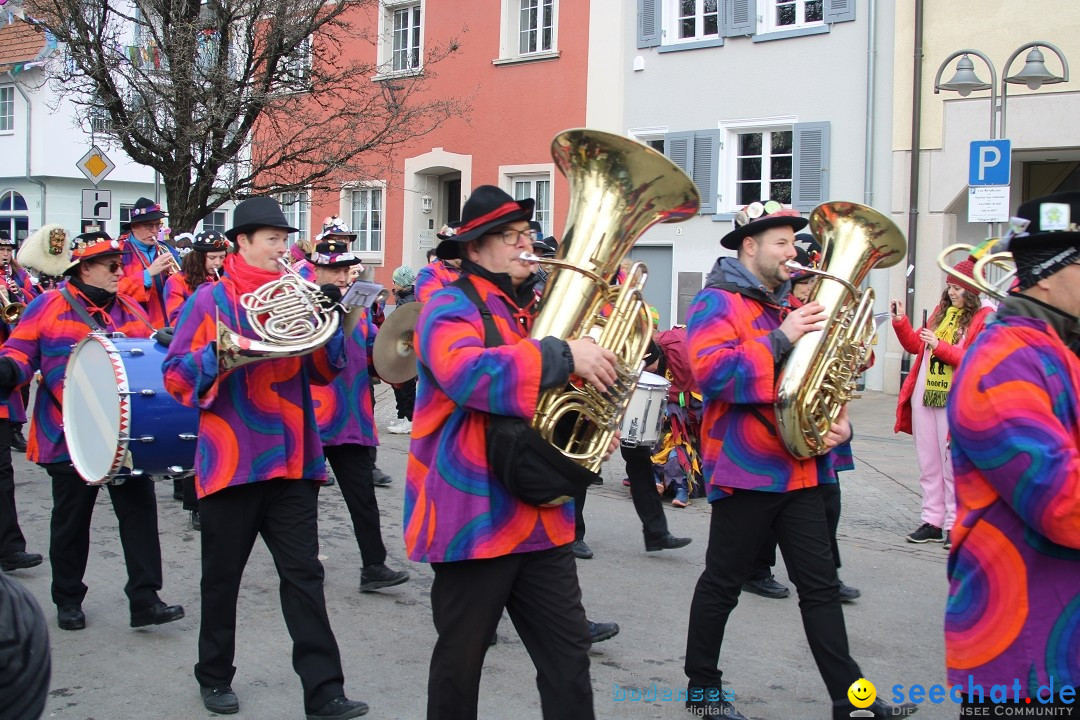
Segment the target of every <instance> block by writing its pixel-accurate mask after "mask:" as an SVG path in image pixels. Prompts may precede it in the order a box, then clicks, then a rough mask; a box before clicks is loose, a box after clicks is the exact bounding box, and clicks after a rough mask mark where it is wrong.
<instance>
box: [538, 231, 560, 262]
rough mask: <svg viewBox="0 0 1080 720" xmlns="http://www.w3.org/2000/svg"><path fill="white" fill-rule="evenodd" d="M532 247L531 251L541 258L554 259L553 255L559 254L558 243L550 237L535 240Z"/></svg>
mask: <svg viewBox="0 0 1080 720" xmlns="http://www.w3.org/2000/svg"><path fill="white" fill-rule="evenodd" d="M532 245H533V251H534V252H537V253H539V254H540V255H541V256H543V257H555V253H557V252H559V241H558V240H556V239H555V238H553V237H551V236H550V235H549V236H547V237H546V238H541V237H538V238H536V239H535V240H533V244H532Z"/></svg>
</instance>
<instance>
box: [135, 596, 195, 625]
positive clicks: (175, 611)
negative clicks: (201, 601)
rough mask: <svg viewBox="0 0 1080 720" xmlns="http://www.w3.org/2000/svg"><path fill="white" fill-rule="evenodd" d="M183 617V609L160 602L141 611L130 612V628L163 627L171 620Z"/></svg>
mask: <svg viewBox="0 0 1080 720" xmlns="http://www.w3.org/2000/svg"><path fill="white" fill-rule="evenodd" d="M182 617H184V608H182V607H181V606H179V605H166V604H165V603H163V602H161V601H160V600H158V601H157V603H156V604H154V605H151V606H150V607H148V608H144V609H143V610H132V611H131V627H133V628H137V627H146V626H147V625H164V624H165V623H170V622H172V621H173V620H179V619H180V618H182Z"/></svg>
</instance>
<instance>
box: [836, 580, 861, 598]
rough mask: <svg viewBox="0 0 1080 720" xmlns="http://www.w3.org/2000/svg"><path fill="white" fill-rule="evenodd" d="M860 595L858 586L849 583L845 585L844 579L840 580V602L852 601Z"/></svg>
mask: <svg viewBox="0 0 1080 720" xmlns="http://www.w3.org/2000/svg"><path fill="white" fill-rule="evenodd" d="M861 596H862V593H861V592H859V588H853V587H851V586H850V585H845V584H844V581H843V580H841V581H840V602H852V601H854V600H857V599H858V598H859V597H861Z"/></svg>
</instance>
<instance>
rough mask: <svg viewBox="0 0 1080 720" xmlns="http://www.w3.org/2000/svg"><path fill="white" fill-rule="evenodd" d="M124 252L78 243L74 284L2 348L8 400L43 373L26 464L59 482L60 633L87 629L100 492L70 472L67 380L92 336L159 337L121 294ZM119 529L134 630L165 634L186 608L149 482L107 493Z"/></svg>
mask: <svg viewBox="0 0 1080 720" xmlns="http://www.w3.org/2000/svg"><path fill="white" fill-rule="evenodd" d="M121 253H122V250H121V245H120V243H119V242H118V241H116V240H113V239H112V238H111V237H109V235H108V233H105V232H89V233H83V234H82V235H79V236H78V237H76V238H75V239H74V242H73V243H72V246H71V257H70V261H69V263H68V266H67V268H66V269H65V270H64V271H63V274H64V275H66V276H67V278H68V282H67V283H66V284H64V285H63V286H61V287H60V288H58V289H55V290H48V291H47V292H45V293H44V294H42V295H41V296H40V297H38V298H37V299H36V300H35V301H34V302H33V303H31V304H30V306H29V307H27V309H26V312H25V313H24V314H23V316H22V319H21V320H20V321H19V324H18V325H17V326H15V329H14V330H13V331H12V334H11V337H10V338H8V341H7V343H5V344H4V347H3V348H0V396H3V395H6V394H8V393H11V392H12V391H13V390H14V389H15V388H17V387H19V386H20V385H22V384H23V383H26V382H29V381H30V379H31V378H32V377H33V376H34V373H35V372H37V371H39V370H40V371H41V376H42V379H41V382H40V383H39V384H38V390H37V398H36V399H35V403H34V422H33V423H31V425H30V432H31V435H30V438H29V440H30V442H29V449H28V451H27V458H28V459H29V460H31V461H32V462H36V463H37V464H38V465H40V466H41V467H42V468H43V469H44V470H45V471H46V472H47V473H48V474H49V476H50V478H52V494H53V510H52V523H51V526H50V537H49V561H50V563H51V565H52V600H53V602H54V603H55V604H56V606H57V621H58V624H59V626H60V628H61V629H62V630H82V629H83V628H85V627H86V616H85V615H84V614H83V610H82V601H83V598H85V596H86V592H87V587H86V585H85V584H83V575H84V573H85V571H86V562H87V558H88V556H89V554H90V520H91V516H92V514H93V511H94V504H95V501H96V499H97V495H98V490H99V489H100V486H99V485H88V484H86V482H84V481H83V480H82V478H80V477H79V475H78V473H76V471H75V469H74V467H73V466H72V464H71V455H70V453H69V452H68V446H67V443H66V441H65V437H64V428H63V425H62V423H61V420H62V414H61V408H62V407H63V399H64V372H65V369H66V367H67V361H68V356H69V355H70V354H71V347H72V346H73V345H75V344H76V343H77V342H79V341H80V340H82V339H83V338H84V337H86V335H87V333H89V332H110V333H123V334H124V335H126V336H127V337H142V338H146V337H150V334H151V333H152V332H153V328H152V326H151V325H150V320H149V318H148V317H147V315H146V313H145V312H144V311H143V309H142V307H140V305H139V303H138V302H137V301H136V300H135V299H134V298H132V297H130V296H128V295H125V294H124V293H120V292H118V288H119V285H120V280H121V278H122V277H123V263H122V261H121ZM106 487H107V488H108V491H109V499H110V500H111V501H112V506H113V512H115V513H116V517H117V519H118V520H119V528H120V529H119V533H120V544H121V545H122V546H123V549H124V562H125V565H126V566H127V578H128V579H127V584H126V585H125V586H124V591H125V592H126V593H127V596H128V603H129V606H130V611H131V627H144V626H147V625H161V624H162V623H168V622H172V621H174V620H179V619H180V618H182V617H184V608H182V607H181V606H179V605H167V604H166V603H165V602H163V601H162V600H161V598H160V597H159V596H158V591H160V590H161V587H162V567H161V546H160V544H159V542H158V520H157V500H156V498H155V496H154V481H153V480H152V479H151V478H150V477H149V476H132V477H130V478H128V480H127V481H126V482H124V483H123V484H121V485H113V484H109V485H106Z"/></svg>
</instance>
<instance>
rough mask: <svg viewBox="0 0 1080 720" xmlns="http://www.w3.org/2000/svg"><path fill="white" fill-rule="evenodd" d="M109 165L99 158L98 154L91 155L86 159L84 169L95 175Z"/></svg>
mask: <svg viewBox="0 0 1080 720" xmlns="http://www.w3.org/2000/svg"><path fill="white" fill-rule="evenodd" d="M107 167H109V165H108V163H106V162H105V161H104V160H102V159H101V156H100V155H93V156H92V157H91V158H90V159H89V160H87V161H86V169H87V170H89V171H90V174H91V175H94V176H97V175H100V174H101V173H103V172H105V168H107Z"/></svg>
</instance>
